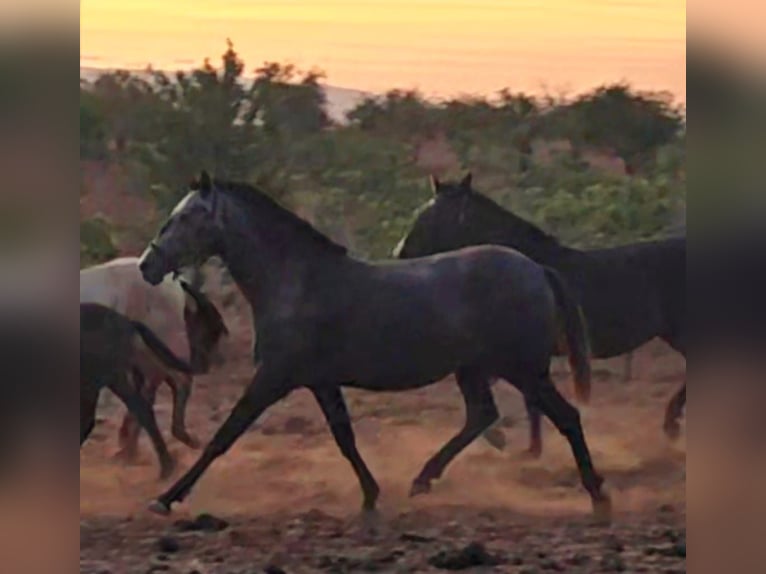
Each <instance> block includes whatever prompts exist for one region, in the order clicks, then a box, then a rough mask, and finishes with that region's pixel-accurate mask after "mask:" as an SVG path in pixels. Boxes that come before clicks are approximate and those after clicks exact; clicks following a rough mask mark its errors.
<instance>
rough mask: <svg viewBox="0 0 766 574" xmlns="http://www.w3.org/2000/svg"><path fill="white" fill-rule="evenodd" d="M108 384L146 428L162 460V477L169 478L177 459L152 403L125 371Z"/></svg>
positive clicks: (120, 372)
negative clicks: (169, 449) (163, 434)
mask: <svg viewBox="0 0 766 574" xmlns="http://www.w3.org/2000/svg"><path fill="white" fill-rule="evenodd" d="M108 386H109V389H110V390H111V391H112V392H113V393H114V394H115V395H117V396H118V397H119V398H120V399H121V400H122V402H124V403H125V406H126V407H128V410H129V411H130V412H131V414H133V415H134V416H135V417H136V419H137V420H138V422H139V424H140V425H141V426H142V427H143V428H144V430H146V433H147V434H148V435H149V438H150V439H151V441H152V444H153V445H154V450H155V451H156V452H157V458H158V459H159V462H160V478H167V477H168V476H170V475H171V474H172V473H173V469H174V468H175V461H174V460H173V457H172V456H171V455H170V452H169V451H168V447H167V445H166V444H165V440H164V439H163V438H162V433H161V432H160V429H159V427H158V426H157V419H155V417H154V410H153V409H152V407H151V405H150V404H149V403H148V402H147V401H146V399H145V398H144V397H143V396H141V393H140V392H139V391H138V390H136V388H135V387H133V386H131V384H130V383H129V382H128V376H127V373H126V372H124V371H119V372H117V373H115V375H114V377H112V379H111V381H110V384H109V385H108Z"/></svg>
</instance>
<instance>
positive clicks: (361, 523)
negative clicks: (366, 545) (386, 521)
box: [348, 509, 382, 536]
mask: <svg viewBox="0 0 766 574" xmlns="http://www.w3.org/2000/svg"><path fill="white" fill-rule="evenodd" d="M381 526H382V518H381V515H380V513H379V512H378V511H377V510H375V509H372V510H370V509H365V510H362V512H360V513H359V514H358V515H357V516H355V517H353V518H352V519H351V520H350V521H349V523H348V527H349V529H351V530H354V531H358V532H360V533H362V534H364V535H370V536H372V535H376V534H378V533H379V532H380V529H381Z"/></svg>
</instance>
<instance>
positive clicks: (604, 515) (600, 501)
mask: <svg viewBox="0 0 766 574" xmlns="http://www.w3.org/2000/svg"><path fill="white" fill-rule="evenodd" d="M593 518H594V519H595V521H596V523H598V524H610V523H611V522H612V499H611V498H610V497H609V495H608V494H602V495H601V496H600V497H599V498H594V499H593Z"/></svg>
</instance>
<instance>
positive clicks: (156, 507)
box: [149, 365, 295, 514]
mask: <svg viewBox="0 0 766 574" xmlns="http://www.w3.org/2000/svg"><path fill="white" fill-rule="evenodd" d="M288 381H289V377H288V376H287V373H286V372H285V371H283V370H273V369H269V368H267V367H266V366H265V365H264V366H262V367H261V368H260V369H259V370H258V372H257V373H256V374H255V376H254V377H253V380H252V382H251V383H250V385H249V386H248V387H247V389H245V392H244V394H243V395H242V397H241V398H240V399H239V401H237V404H236V405H234V408H233V409H232V411H231V413H230V414H229V416H228V418H227V419H226V420H225V421H224V422H223V424H222V425H221V427H220V428H219V429H218V431H217V432H216V433H215V435H214V436H213V438H212V439H211V440H210V442H209V443H208V444H207V446H206V447H205V449H204V450H203V451H202V454H200V456H199V458H198V459H197V462H195V463H194V465H193V466H192V467H191V468H190V469H189V470H188V471H187V472H186V474H184V475H183V476H182V477H181V478H180V479H178V480H177V481H176V483H175V484H174V485H173V486H171V487H170V488H169V489H168V490H167V491H165V493H163V494H162V495H161V496H160V497H159V498H157V499H156V500H155V501H154V502H152V503H151V505H150V506H149V509H150V510H151V511H152V512H156V513H157V514H169V513H170V509H171V506H172V505H173V503H174V502H181V501H182V500H184V499H185V498H186V497H187V496H188V495H189V492H191V489H192V488H193V487H194V485H195V484H196V483H197V481H198V480H199V479H200V477H201V476H202V475H203V474H204V473H205V471H206V470H207V468H208V467H209V466H210V465H211V464H212V463H213V461H214V460H215V459H217V458H218V457H219V456H221V455H222V454H224V453H225V452H226V451H228V450H229V448H231V446H232V445H233V444H234V442H235V441H236V440H237V439H238V438H239V437H240V436H241V435H242V434H243V433H244V432H245V431H246V430H247V429H248V427H250V425H251V424H253V422H255V420H256V419H257V418H258V417H259V416H260V415H261V413H263V411H265V410H266V409H267V408H269V407H270V406H271V405H273V404H274V403H276V402H277V401H278V400H280V399H282V398H283V397H285V396H286V395H287V394H288V393H290V391H292V390H293V389H294V388H295V387H294V386H293V385H291V384H289V383H288Z"/></svg>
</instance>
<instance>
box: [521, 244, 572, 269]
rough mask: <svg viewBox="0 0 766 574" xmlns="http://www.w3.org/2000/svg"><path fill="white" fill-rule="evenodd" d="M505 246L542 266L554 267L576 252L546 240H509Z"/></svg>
mask: <svg viewBox="0 0 766 574" xmlns="http://www.w3.org/2000/svg"><path fill="white" fill-rule="evenodd" d="M506 244H508V245H510V246H511V247H513V248H514V249H516V250H517V251H520V252H521V253H523V254H524V255H526V256H527V257H529V258H530V259H534V260H535V261H537V262H538V263H542V264H544V265H554V266H555V265H556V264H557V263H558V262H560V261H563V260H566V259H568V258H570V257H571V256H572V254H573V253H575V252H576V250H575V249H573V248H571V247H566V246H565V245H562V244H561V243H558V242H557V241H553V240H547V239H543V240H540V239H527V240H524V241H517V240H516V238H510V239H509V240H508V241H507V242H506Z"/></svg>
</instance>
